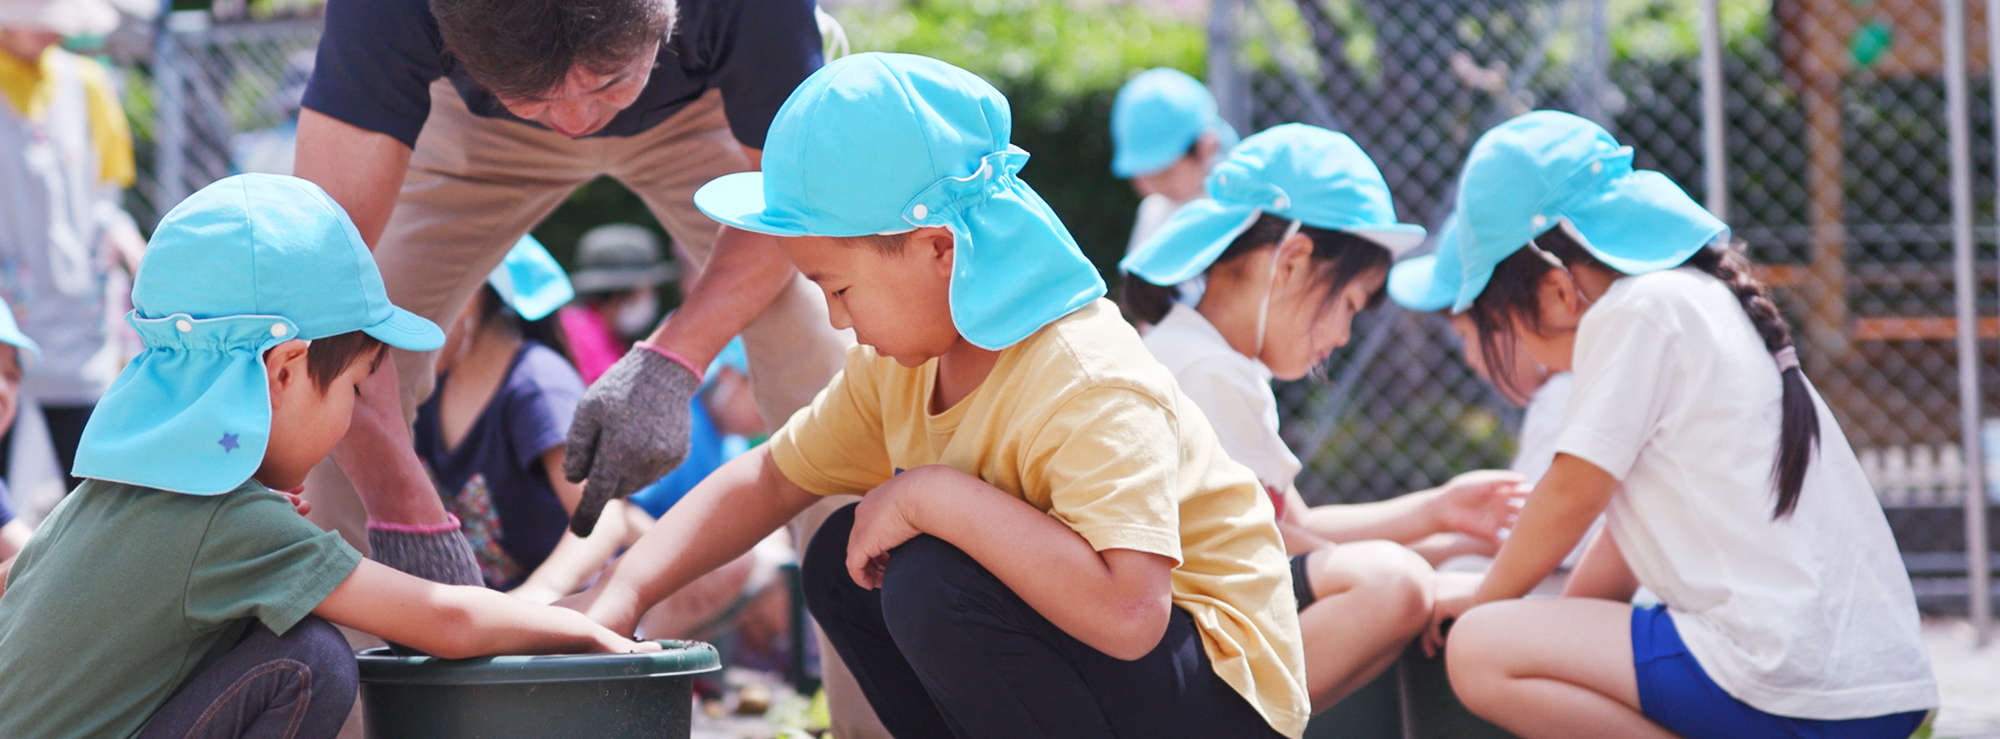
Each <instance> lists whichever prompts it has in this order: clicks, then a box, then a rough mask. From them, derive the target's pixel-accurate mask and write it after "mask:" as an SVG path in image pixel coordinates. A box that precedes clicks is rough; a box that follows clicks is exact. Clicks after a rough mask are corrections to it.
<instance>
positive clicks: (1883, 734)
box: [1632, 606, 1926, 739]
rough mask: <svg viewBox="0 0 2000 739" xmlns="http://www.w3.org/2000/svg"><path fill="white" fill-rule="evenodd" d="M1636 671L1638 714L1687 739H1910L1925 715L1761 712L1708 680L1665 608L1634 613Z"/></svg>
mask: <svg viewBox="0 0 2000 739" xmlns="http://www.w3.org/2000/svg"><path fill="white" fill-rule="evenodd" d="M1632 667H1633V669H1634V670H1635V671H1636V672H1637V673H1638V678H1639V710H1640V711H1641V712H1643V713H1645V714H1646V718H1649V719H1652V721H1653V723H1656V724H1659V725H1661V726H1663V727H1666V729H1667V730H1668V731H1671V732H1674V733H1675V734H1679V735H1681V736H1682V737H1685V738H1686V739H1730V738H1733V737H1796V738H1797V739H1906V738H1907V737H1908V736H1909V735H1910V734H1911V732H1914V731H1916V730H1917V727H1918V726H1919V725H1922V724H1923V722H1924V714H1925V713H1926V712H1925V711H1911V712H1909V713H1892V714H1889V715H1887V716H1876V717H1873V718H1857V719H1845V720H1840V721H1826V720H1820V719H1809V718H1791V717H1787V716H1778V715H1775V714H1769V713H1765V712H1763V711H1759V710H1757V709H1755V708H1752V707H1750V704H1748V703H1744V702H1743V701H1740V700H1737V699H1736V698H1734V697H1732V696H1730V695H1729V693H1727V692H1724V691H1723V690H1722V686H1720V685H1716V684H1715V681H1714V680H1710V679H1708V673H1706V672H1703V671H1702V669H1701V665H1700V664H1699V663H1697V662H1695V659H1694V655H1693V654H1689V653H1688V649H1687V644H1685V643H1683V642H1682V641H1681V634H1680V631H1678V630H1676V629H1675V628H1674V620H1673V618H1672V617H1670V616H1668V615H1667V607H1666V606H1653V607H1651V608H1635V609H1632Z"/></svg>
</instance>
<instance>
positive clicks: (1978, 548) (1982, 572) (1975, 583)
mask: <svg viewBox="0 0 2000 739" xmlns="http://www.w3.org/2000/svg"><path fill="white" fill-rule="evenodd" d="M1986 63H1987V65H1988V67H1989V69H1988V76H1987V78H1986V79H1987V84H1988V85H1989V86H1990V87H1989V92H1988V94H1987V97H1989V98H1991V99H1992V101H1993V112H1994V114H1995V116H1996V117H1995V118H1994V119H1993V121H1994V127H1995V130H1996V133H2000V0H1986ZM1994 162H1995V164H2000V150H1995V151H1994ZM1994 199H1995V201H1996V203H1995V204H1996V205H2000V194H1996V195H1995V198H1994ZM1968 459H1969V460H1972V462H1968V464H1967V466H1968V467H1984V466H1985V460H1984V459H1983V458H1968ZM1975 463H1976V464H1975ZM1976 492H1977V494H1976V495H1967V496H1965V548H1966V550H1967V552H1968V554H1970V555H1971V556H1969V557H1967V561H1966V566H1965V576H1966V578H1967V579H1968V580H1971V582H1972V589H1971V597H1972V599H1973V603H1975V605H1974V606H1972V608H1971V609H1970V611H1971V615H1972V634H1973V636H1972V639H1973V643H1974V644H1977V645H1979V646H1982V647H1983V646H1986V642H1987V640H1988V639H1991V638H1992V636H1993V566H1992V565H1993V563H1992V559H1991V556H1990V555H1989V554H1987V552H1988V551H1990V550H1991V549H1992V545H1991V544H1990V543H1989V542H1988V541H1987V539H1986V537H1987V533H1988V532H1987V531H1986V490H1985V486H1983V485H1982V486H1980V488H1979V489H1978V490H1977V491H1976Z"/></svg>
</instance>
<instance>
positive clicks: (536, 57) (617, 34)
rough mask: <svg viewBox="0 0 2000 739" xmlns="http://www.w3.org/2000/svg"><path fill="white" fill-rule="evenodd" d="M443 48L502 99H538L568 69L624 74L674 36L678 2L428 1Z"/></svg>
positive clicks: (557, 84)
mask: <svg viewBox="0 0 2000 739" xmlns="http://www.w3.org/2000/svg"><path fill="white" fill-rule="evenodd" d="M430 6H431V14H432V15H434V16H436V17H437V24H438V35H439V36H442V37H443V39H444V48H445V50H446V51H447V52H448V53H450V54H451V56H452V58H453V59H454V60H456V61H457V62H458V64H459V65H460V66H463V67H464V68H465V72H466V74H468V75H471V77H472V80H473V81H474V82H477V83H479V86H480V87H484V88H486V90H487V91H488V92H491V93H493V94H494V95H497V96H501V97H514V98H538V97H542V96H545V95H547V94H548V93H549V92H550V91H552V90H555V89H556V88H558V87H561V86H562V83H563V81H564V80H566V79H568V78H569V73H570V70H571V69H573V68H576V67H582V68H584V69H586V70H589V71H590V72H592V73H595V74H612V73H614V72H617V71H619V70H622V69H624V68H625V67H626V65H629V64H631V63H632V62H633V60H634V59H635V58H636V57H638V56H639V55H641V54H644V53H646V50H647V48H648V47H650V46H652V45H653V44H654V43H655V42H663V41H664V40H665V39H666V38H667V35H668V34H669V33H670V32H671V31H672V28H673V23H674V10H675V2H674V0H430Z"/></svg>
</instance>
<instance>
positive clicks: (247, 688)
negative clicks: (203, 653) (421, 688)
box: [139, 616, 360, 739]
mask: <svg viewBox="0 0 2000 739" xmlns="http://www.w3.org/2000/svg"><path fill="white" fill-rule="evenodd" d="M359 686H360V682H359V678H358V676H357V674H356V670H355V666H354V652H353V650H352V649H350V648H349V647H348V646H347V639H346V638H345V637H342V636H341V635H340V630H339V629H336V628H334V627H333V624H330V623H327V622H325V621H322V620H320V619H318V618H315V617H313V616H307V617H306V618H305V620H303V621H300V622H299V623H298V625H296V626H293V627H292V628H291V629H290V630H288V631H286V632H285V635H284V636H279V635H277V634H274V633H271V630H270V629H267V628H265V627H264V624H263V623H261V622H254V623H252V624H250V628H249V629H248V630H246V631H245V632H244V634H243V640H242V641H239V642H237V643H236V646H235V648H233V649H230V650H229V653H228V654H226V655H223V657H222V659H220V660H216V662H215V664H212V665H209V666H208V669H205V670H202V671H201V674H198V675H195V676H194V679H193V680H190V681H188V684H187V685H185V686H182V687H181V690H180V692H178V693H175V694H174V697H172V698H169V699H167V704H166V705H164V706H161V707H160V711H159V712H158V713H155V714H153V718H152V719H151V720H150V721H148V722H146V728H145V730H143V731H141V732H140V733H139V737H140V739H197V738H200V739H207V738H208V737H218V738H220V737H229V738H232V739H233V738H235V737H255V738H256V739H264V738H265V737H271V738H272V739H295V738H297V739H311V738H315V737H333V736H337V735H338V734H340V726H341V724H343V723H345V722H346V721H347V712H348V709H350V708H352V707H353V706H354V693H355V691H356V690H357V689H358V688H359Z"/></svg>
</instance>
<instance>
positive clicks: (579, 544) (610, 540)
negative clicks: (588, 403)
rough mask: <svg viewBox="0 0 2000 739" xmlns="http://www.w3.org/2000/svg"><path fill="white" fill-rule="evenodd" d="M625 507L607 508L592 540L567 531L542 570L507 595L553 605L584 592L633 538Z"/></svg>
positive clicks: (618, 502)
mask: <svg viewBox="0 0 2000 739" xmlns="http://www.w3.org/2000/svg"><path fill="white" fill-rule="evenodd" d="M554 469H558V470H559V469H562V468H561V467H556V468H554ZM580 489H581V488H579V490H580ZM626 505H627V504H626V503H625V501H622V500H613V501H611V502H610V503H607V504H605V506H604V515H603V517H602V518H599V519H597V527H596V528H594V529H591V531H590V536H589V537H580V536H577V535H576V534H575V533H574V532H572V531H569V530H568V529H564V530H563V535H562V539H561V540H559V541H557V542H556V548H555V549H554V550H552V551H550V552H549V556H548V557H547V558H546V559H543V560H542V564H541V566H540V567H536V568H535V571H534V573H532V574H530V575H528V579H527V580H525V581H523V582H522V583H521V584H520V585H519V586H517V587H515V588H514V589H513V590H510V591H507V592H508V594H509V595H512V596H514V597H516V598H526V599H528V600H530V601H534V602H536V603H553V602H555V601H556V599H557V598H561V597H563V596H565V595H569V594H570V593H574V592H576V591H577V590H578V589H579V588H582V587H583V584H584V583H585V582H588V581H589V580H590V578H591V577H592V576H594V575H596V574H597V573H599V572H601V571H603V570H604V563H606V562H609V561H611V558H612V557H614V556H617V555H618V550H619V549H620V548H621V547H624V546H625V544H626V543H627V539H628V538H630V532H631V527H630V523H631V522H630V517H629V516H628V515H627V514H626V512H625V506H626Z"/></svg>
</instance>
